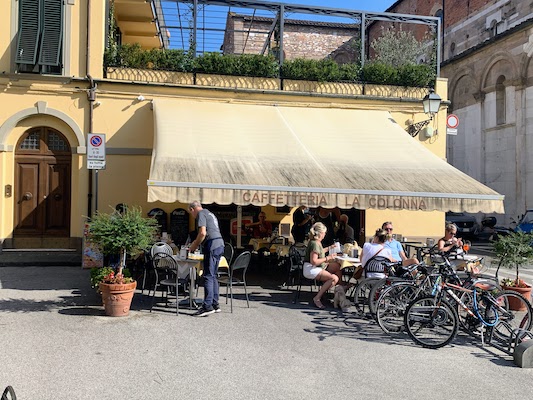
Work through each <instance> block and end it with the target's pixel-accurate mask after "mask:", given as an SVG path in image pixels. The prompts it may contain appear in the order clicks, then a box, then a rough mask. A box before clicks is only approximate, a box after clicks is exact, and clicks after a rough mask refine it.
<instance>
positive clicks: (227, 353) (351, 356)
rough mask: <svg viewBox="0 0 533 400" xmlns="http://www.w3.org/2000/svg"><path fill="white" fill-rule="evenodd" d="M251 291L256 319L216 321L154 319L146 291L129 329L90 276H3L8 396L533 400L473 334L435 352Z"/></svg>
mask: <svg viewBox="0 0 533 400" xmlns="http://www.w3.org/2000/svg"><path fill="white" fill-rule="evenodd" d="M250 286H251V287H250V292H251V299H250V300H251V301H250V308H247V307H246V301H245V300H244V296H243V294H242V288H239V289H236V292H237V293H236V299H235V302H234V312H233V314H231V313H230V312H229V305H228V306H226V304H225V303H224V301H223V300H222V302H221V303H222V304H221V305H222V313H220V314H213V315H210V316H208V317H205V318H195V317H191V316H189V315H188V314H190V313H191V311H188V310H183V311H182V313H181V314H180V315H179V316H176V315H175V309H174V308H172V307H171V308H168V309H165V308H164V307H159V308H158V309H157V310H154V311H153V312H152V313H150V312H149V311H148V309H147V304H148V298H147V296H146V293H145V294H144V295H143V294H141V293H140V291H138V292H137V293H136V295H135V297H134V304H133V310H132V311H131V314H130V316H129V317H124V318H110V317H105V316H104V314H103V309H102V307H101V300H100V298H99V297H98V296H97V295H96V293H95V292H94V291H93V290H92V289H91V288H90V286H89V272H88V271H86V270H82V269H81V268H78V267H47V268H36V267H25V268H17V267H3V268H0V343H2V351H1V352H0V365H2V368H0V386H1V387H2V388H3V387H5V386H7V385H12V386H13V387H14V388H15V390H16V393H17V397H18V398H19V399H25V400H49V399H50V400H52V399H53V400H71V399H77V400H78V399H80V400H83V399H91V400H92V399H96V398H101V399H158V400H160V399H161V400H165V399H169V400H170V399H172V400H175V399H177V398H191V399H200V398H214V399H223V400H224V399H228V400H229V399H231V400H240V399H243V400H244V399H246V400H249V399H280V400H281V399H283V400H286V399H289V400H292V399H295V400H300V399H302V398H306V399H308V400H314V399H320V400H323V399H334V398H336V399H345V398H348V397H354V398H360V399H363V398H380V399H426V398H431V399H449V398H473V397H474V396H478V395H479V389H478V388H479V384H482V385H483V390H484V392H486V393H491V396H493V397H495V398H500V397H501V398H507V399H524V398H528V396H530V394H531V382H532V379H533V370H529V369H528V370H526V369H520V368H517V367H515V366H514V364H513V362H512V360H511V358H510V357H509V356H507V355H505V354H503V353H501V352H499V351H497V350H495V349H493V348H491V347H486V348H483V347H481V346H480V344H479V343H478V342H476V341H475V340H474V339H472V338H470V337H467V336H465V335H464V334H460V335H459V336H458V337H457V339H456V340H455V342H454V343H453V345H450V346H447V347H445V348H442V349H439V350H428V349H423V348H421V347H418V346H416V345H414V344H413V343H412V342H411V341H410V340H409V339H408V338H406V337H404V336H403V335H400V336H387V335H385V334H383V333H382V332H381V330H380V329H379V327H378V326H377V325H376V324H375V323H374V322H372V321H368V320H364V319H359V318H357V317H356V316H355V315H354V314H342V313H338V312H336V311H335V310H333V309H326V310H323V311H321V310H317V309H316V308H313V307H311V306H309V304H308V301H309V299H310V298H311V296H310V293H308V292H307V290H308V288H304V290H305V292H303V293H302V303H301V304H296V305H294V304H292V299H293V295H294V291H293V289H291V290H287V289H284V290H280V289H277V288H276V287H274V286H273V285H267V284H260V282H259V281H258V280H257V279H256V280H253V279H252V280H251V281H250ZM465 377H466V378H465ZM465 379H466V380H465ZM467 381H468V382H469V383H467ZM452 382H455V383H456V384H451V383H452ZM465 383H466V384H465ZM509 388H512V390H511V391H510V390H509Z"/></svg>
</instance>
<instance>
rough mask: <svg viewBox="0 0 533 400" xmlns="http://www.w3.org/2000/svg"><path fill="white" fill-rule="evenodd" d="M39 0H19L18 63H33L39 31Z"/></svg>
mask: <svg viewBox="0 0 533 400" xmlns="http://www.w3.org/2000/svg"><path fill="white" fill-rule="evenodd" d="M40 15H41V0H19V31H18V41H17V55H16V57H15V62H16V63H18V64H32V65H33V64H35V62H36V59H37V44H38V43H39V33H40V32H41V19H40Z"/></svg>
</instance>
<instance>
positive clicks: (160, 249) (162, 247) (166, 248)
mask: <svg viewBox="0 0 533 400" xmlns="http://www.w3.org/2000/svg"><path fill="white" fill-rule="evenodd" d="M157 253H165V254H168V255H172V254H174V251H173V250H172V247H170V245H169V244H168V243H165V242H157V243H154V244H153V245H152V248H151V249H150V256H152V258H153V257H154V256H155V255H156V254H157Z"/></svg>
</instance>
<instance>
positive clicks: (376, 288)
mask: <svg viewBox="0 0 533 400" xmlns="http://www.w3.org/2000/svg"><path fill="white" fill-rule="evenodd" d="M405 281H406V280H405V279H403V278H397V277H394V276H389V277H387V278H383V279H380V280H379V281H377V282H376V283H375V284H374V285H372V289H370V293H369V294H368V307H369V309H370V313H371V314H372V315H374V316H375V315H376V305H377V302H378V299H379V296H380V295H381V293H382V292H383V290H384V289H386V288H388V287H389V286H390V285H392V284H393V283H396V282H405Z"/></svg>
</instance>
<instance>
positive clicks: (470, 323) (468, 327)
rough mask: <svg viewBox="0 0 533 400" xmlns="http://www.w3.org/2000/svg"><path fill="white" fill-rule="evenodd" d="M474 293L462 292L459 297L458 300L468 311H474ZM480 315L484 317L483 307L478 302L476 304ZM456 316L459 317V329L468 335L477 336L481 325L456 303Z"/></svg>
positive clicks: (477, 319)
mask: <svg viewBox="0 0 533 400" xmlns="http://www.w3.org/2000/svg"><path fill="white" fill-rule="evenodd" d="M473 296H474V293H469V292H463V293H461V295H460V296H459V299H460V300H461V301H462V302H463V303H464V304H465V305H466V306H467V307H468V308H469V309H470V310H473V309H474V297H473ZM477 306H478V310H479V313H480V315H485V306H484V305H483V304H482V302H481V301H479V296H478V302H477ZM457 316H458V317H459V323H460V324H461V328H463V330H465V331H466V332H467V333H469V334H470V335H476V334H479V332H480V331H479V327H480V326H481V325H482V324H481V321H480V320H479V318H477V317H475V316H473V315H470V314H469V313H468V311H466V310H465V309H464V308H463V307H462V306H461V305H460V304H459V303H457Z"/></svg>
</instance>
